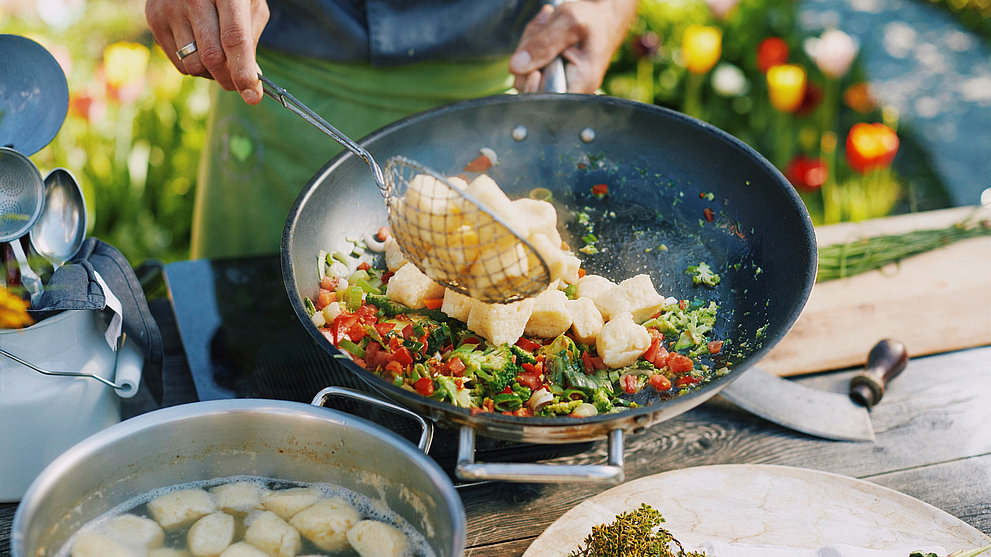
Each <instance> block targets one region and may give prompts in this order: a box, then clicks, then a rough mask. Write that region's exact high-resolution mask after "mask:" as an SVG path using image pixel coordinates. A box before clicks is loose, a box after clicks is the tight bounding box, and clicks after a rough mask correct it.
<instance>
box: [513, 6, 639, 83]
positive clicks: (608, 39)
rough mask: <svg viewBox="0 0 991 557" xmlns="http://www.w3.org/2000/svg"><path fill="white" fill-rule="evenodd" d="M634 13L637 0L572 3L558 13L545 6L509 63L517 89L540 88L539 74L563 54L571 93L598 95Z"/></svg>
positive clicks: (530, 25)
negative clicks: (598, 90) (595, 93)
mask: <svg viewBox="0 0 991 557" xmlns="http://www.w3.org/2000/svg"><path fill="white" fill-rule="evenodd" d="M636 13H637V0H573V1H571V2H567V1H566V2H564V3H562V4H560V5H559V6H558V7H557V8H556V9H555V8H554V7H553V6H550V5H545V6H544V7H543V9H541V11H540V13H539V14H537V16H536V17H535V18H533V20H532V21H531V22H530V23H529V24H527V26H526V29H524V30H523V37H522V38H521V39H520V43H519V46H517V48H516V52H515V53H514V54H513V56H512V58H511V59H510V61H509V71H511V72H512V73H513V74H515V76H516V79H515V82H514V87H516V89H517V90H518V91H520V92H525V93H532V92H534V91H538V90H540V88H541V73H540V70H541V69H542V68H544V66H546V65H548V64H549V63H550V62H551V61H552V60H554V58H556V57H557V56H561V57H562V58H563V59H564V62H565V64H564V67H565V76H566V78H567V82H568V91H569V92H572V93H594V92H595V90H596V89H598V88H599V86H600V85H602V79H603V77H604V76H605V75H606V69H607V68H608V67H609V62H610V61H611V59H612V55H613V53H614V52H615V51H616V49H617V48H619V45H620V44H621V43H622V42H623V38H624V37H625V36H626V32H627V29H629V26H630V24H631V23H632V22H633V19H634V17H635V16H636Z"/></svg>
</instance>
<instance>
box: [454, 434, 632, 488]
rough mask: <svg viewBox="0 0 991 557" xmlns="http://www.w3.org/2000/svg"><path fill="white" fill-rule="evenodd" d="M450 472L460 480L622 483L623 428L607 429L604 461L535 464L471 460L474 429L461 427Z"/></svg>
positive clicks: (473, 445) (473, 449) (472, 457)
mask: <svg viewBox="0 0 991 557" xmlns="http://www.w3.org/2000/svg"><path fill="white" fill-rule="evenodd" d="M454 473H455V475H456V476H457V477H458V478H459V479H462V480H503V481H510V482H539V483H566V482H585V483H609V484H619V483H622V482H623V430H622V429H614V430H612V431H610V432H609V457H608V464H537V463H532V462H525V463H523V462H475V430H474V429H472V428H470V427H468V426H463V427H462V428H461V434H460V437H459V439H458V464H457V467H456V468H455V471H454Z"/></svg>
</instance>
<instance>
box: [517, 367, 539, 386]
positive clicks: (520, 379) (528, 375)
mask: <svg viewBox="0 0 991 557" xmlns="http://www.w3.org/2000/svg"><path fill="white" fill-rule="evenodd" d="M516 382H517V383H519V384H520V385H523V386H524V387H526V388H528V389H530V390H531V391H536V390H537V389H539V388H540V385H541V381H540V374H539V373H533V372H529V371H526V372H523V373H521V374H519V375H517V376H516Z"/></svg>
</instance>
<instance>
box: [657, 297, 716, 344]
mask: <svg viewBox="0 0 991 557" xmlns="http://www.w3.org/2000/svg"><path fill="white" fill-rule="evenodd" d="M718 309H719V306H717V305H716V302H709V303H708V304H706V305H701V302H699V303H696V302H693V303H691V304H689V305H688V306H687V307H686V308H685V309H682V308H681V306H680V305H678V304H671V305H667V306H664V309H662V310H661V314H660V315H659V316H657V317H656V318H654V319H651V320H650V321H648V322H646V323H644V324H643V325H644V327H648V328H651V327H652V328H655V329H657V330H659V331H660V332H662V333H664V334H665V335H669V336H671V337H673V336H675V335H678V340H677V342H675V344H674V347H672V350H676V351H677V350H684V349H686V348H692V347H693V346H698V345H700V344H702V343H704V342H706V335H707V334H708V333H709V332H710V331H712V328H713V327H714V326H715V325H716V311H717V310H718Z"/></svg>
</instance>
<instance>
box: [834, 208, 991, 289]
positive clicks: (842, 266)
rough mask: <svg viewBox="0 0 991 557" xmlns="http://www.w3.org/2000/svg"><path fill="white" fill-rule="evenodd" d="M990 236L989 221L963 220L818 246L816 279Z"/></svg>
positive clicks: (852, 272)
mask: <svg viewBox="0 0 991 557" xmlns="http://www.w3.org/2000/svg"><path fill="white" fill-rule="evenodd" d="M978 236H991V221H987V220H984V221H976V222H974V221H969V219H965V220H963V221H961V222H958V223H956V224H953V225H950V226H948V227H946V228H937V229H932V230H915V231H912V232H907V233H905V234H892V235H885V236H871V237H868V238H860V239H857V240H853V241H851V242H847V243H842V244H831V245H828V246H823V247H820V248H819V273H818V275H817V276H816V282H825V281H828V280H833V279H838V278H844V277H850V276H853V275H857V274H860V273H865V272H867V271H873V270H875V269H880V268H881V267H883V266H885V265H887V264H889V263H895V262H897V261H901V260H902V259H905V258H906V257H911V256H913V255H917V254H920V253H925V252H927V251H930V250H934V249H936V248H941V247H943V246H946V245H949V244H952V243H953V242H957V241H960V240H966V239H967V238H975V237H978Z"/></svg>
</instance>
